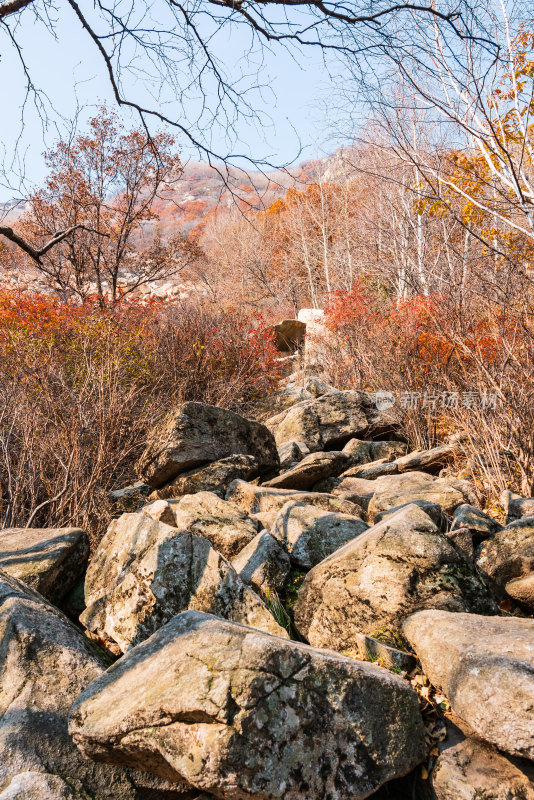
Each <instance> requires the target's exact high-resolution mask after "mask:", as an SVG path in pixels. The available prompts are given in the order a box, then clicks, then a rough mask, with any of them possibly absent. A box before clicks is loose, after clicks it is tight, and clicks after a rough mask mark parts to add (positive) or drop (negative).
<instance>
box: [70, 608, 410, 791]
mask: <svg viewBox="0 0 534 800" xmlns="http://www.w3.org/2000/svg"><path fill="white" fill-rule="evenodd" d="M110 708H112V709H113V713H112V714H110V713H109V710H110ZM69 729H70V733H71V735H72V737H73V739H74V741H75V742H76V744H77V745H78V747H79V748H80V749H81V750H82V752H83V753H84V754H85V755H86V756H87V757H89V758H93V759H98V760H102V761H109V762H111V763H121V764H128V765H132V766H133V765H135V766H138V765H139V766H140V765H142V766H143V768H145V769H149V770H151V771H153V772H154V773H156V774H160V775H164V776H165V777H171V776H174V777H175V779H176V780H177V781H186V782H187V783H189V784H192V785H194V786H195V787H197V789H198V790H199V791H203V792H208V793H209V794H214V795H215V796H217V797H233V798H243V799H244V798H250V800H282V798H283V800H325V798H330V800H346V798H348V797H350V798H351V799H352V800H360V798H361V799H363V798H365V797H368V796H369V795H370V794H372V792H373V791H374V790H375V789H377V788H378V787H379V786H380V785H381V784H383V783H384V782H385V781H387V780H389V779H390V778H393V777H395V776H398V775H404V774H406V773H407V772H409V771H410V770H411V769H412V768H413V767H414V766H415V765H416V764H417V763H418V762H420V761H421V759H422V758H423V757H424V753H425V744H424V736H423V733H424V731H423V726H422V720H421V716H420V712H419V708H418V702H417V698H416V695H415V693H414V691H413V689H412V688H411V686H410V685H409V684H408V683H407V682H406V681H405V680H403V679H402V678H400V677H399V676H397V675H394V674H392V673H391V672H388V671H387V670H385V669H381V668H380V667H376V666H374V665H372V664H367V663H364V662H359V661H355V660H353V659H350V658H347V657H344V656H340V655H337V654H335V653H331V652H327V651H321V650H314V649H313V648H310V647H307V646H306V645H302V644H298V643H296V642H289V641H287V640H283V639H280V638H278V637H274V636H268V635H265V634H263V633H261V632H260V631H255V630H251V629H250V628H246V627H244V626H241V625H236V624H232V623H229V622H227V621H224V620H221V619H217V618H215V617H212V616H209V615H206V614H199V613H196V612H187V613H184V614H180V615H179V616H177V617H175V618H174V619H172V620H171V621H170V622H169V623H168V624H167V625H166V626H165V627H164V628H162V629H161V630H159V631H158V632H157V633H156V634H155V635H154V636H153V637H151V638H150V639H149V640H148V641H146V642H144V643H143V644H141V645H139V646H138V647H136V648H134V649H133V650H131V651H130V652H129V653H128V654H127V655H126V656H125V657H124V658H123V659H121V661H119V662H117V663H116V664H114V665H113V666H112V667H111V668H110V669H109V670H108V671H107V673H106V674H105V675H104V676H102V677H101V678H99V679H97V680H96V681H95V682H93V684H92V685H91V686H90V687H88V689H87V690H86V691H85V692H84V693H83V694H82V695H81V696H80V698H79V699H78V701H77V702H76V703H75V705H74V706H73V709H72V712H71V718H70V728H69Z"/></svg>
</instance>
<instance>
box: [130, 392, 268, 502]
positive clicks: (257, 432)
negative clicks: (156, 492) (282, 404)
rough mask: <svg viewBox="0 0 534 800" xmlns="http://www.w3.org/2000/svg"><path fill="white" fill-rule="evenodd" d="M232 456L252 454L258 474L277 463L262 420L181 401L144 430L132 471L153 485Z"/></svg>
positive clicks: (156, 485) (158, 485)
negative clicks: (143, 442) (144, 437)
mask: <svg viewBox="0 0 534 800" xmlns="http://www.w3.org/2000/svg"><path fill="white" fill-rule="evenodd" d="M233 455H251V456H254V458H255V459H256V462H257V467H258V471H259V473H260V474H261V475H263V474H266V473H267V474H268V473H270V472H274V471H276V470H277V469H278V467H279V463H280V462H279V460H278V452H277V450H276V444H275V441H274V438H273V436H272V434H271V432H270V431H269V430H268V429H267V428H266V427H265V425H262V424H261V423H260V422H253V421H252V420H248V419H245V418H244V417H242V416H240V415H239V414H235V413H234V412H233V411H228V410H226V409H223V408H217V407H215V406H208V405H204V404H203V403H183V404H182V405H180V406H178V407H177V408H176V409H174V410H173V411H172V412H171V413H170V414H169V415H168V416H167V417H166V419H164V420H163V422H161V423H160V424H159V425H157V426H156V427H155V428H154V429H153V430H152V431H151V432H150V433H149V435H148V443H147V446H146V448H145V451H144V452H143V453H142V455H141V457H140V458H139V461H138V462H137V472H138V475H139V477H140V478H141V479H142V480H143V481H145V483H148V484H150V486H153V487H154V488H155V489H158V488H160V487H162V486H164V485H165V484H166V483H169V481H172V480H173V479H174V478H176V476H177V475H179V474H180V473H182V472H185V471H186V470H190V469H193V468H194V467H199V466H202V465H204V464H206V463H209V462H212V461H218V460H219V459H222V458H227V457H228V456H233Z"/></svg>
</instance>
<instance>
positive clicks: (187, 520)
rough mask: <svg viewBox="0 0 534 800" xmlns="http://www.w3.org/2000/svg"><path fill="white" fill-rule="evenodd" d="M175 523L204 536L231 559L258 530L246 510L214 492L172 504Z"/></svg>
mask: <svg viewBox="0 0 534 800" xmlns="http://www.w3.org/2000/svg"><path fill="white" fill-rule="evenodd" d="M172 508H173V512H174V524H175V525H176V527H177V528H180V529H181V530H187V531H191V533H194V534H196V535H197V536H204V537H205V538H206V539H208V541H210V542H211V544H212V545H213V547H214V548H215V549H216V550H218V551H219V553H221V554H222V555H223V556H224V557H225V558H227V559H228V560H230V559H232V558H234V556H236V555H237V554H238V553H239V552H240V551H241V550H242V549H243V548H244V547H245V546H246V545H247V544H249V542H251V541H252V540H253V539H254V537H255V536H256V534H257V532H258V524H257V522H255V521H254V520H252V519H250V518H249V516H248V515H247V513H246V512H245V511H243V510H242V509H241V508H239V507H238V506H236V505H235V504H234V503H229V502H228V501H227V500H221V498H220V497H218V496H217V495H216V494H213V493H212V492H197V493H196V494H188V495H185V497H182V499H181V500H180V501H179V502H178V503H176V504H174V503H173V504H172Z"/></svg>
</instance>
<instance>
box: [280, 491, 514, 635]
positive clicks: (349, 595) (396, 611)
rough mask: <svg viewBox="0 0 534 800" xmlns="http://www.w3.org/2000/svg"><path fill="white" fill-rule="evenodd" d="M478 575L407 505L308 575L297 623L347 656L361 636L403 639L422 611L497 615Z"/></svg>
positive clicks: (430, 523) (426, 518)
mask: <svg viewBox="0 0 534 800" xmlns="http://www.w3.org/2000/svg"><path fill="white" fill-rule="evenodd" d="M473 569H474V568H473V564H470V563H469V561H468V560H467V559H466V558H465V556H464V555H463V554H462V553H461V552H460V551H459V550H457V549H456V548H455V547H454V545H453V544H452V543H451V542H450V541H449V540H448V539H447V537H446V536H445V534H443V533H441V532H440V531H439V530H438V528H437V526H436V525H435V523H434V522H433V521H432V520H431V519H430V517H429V516H428V514H426V513H425V512H424V511H423V510H422V509H421V508H419V507H418V506H416V505H409V506H405V507H404V508H401V509H400V510H399V511H397V513H396V514H392V515H391V516H389V517H386V519H384V520H383V521H382V522H380V523H379V524H378V525H375V526H374V527H372V528H369V530H367V531H365V533H362V534H361V535H360V536H358V537H356V538H355V539H353V541H351V542H349V543H348V544H346V545H345V546H344V547H342V548H340V549H339V550H337V551H336V552H335V553H333V554H332V555H331V556H329V557H328V558H326V559H325V560H324V561H322V562H321V563H320V564H318V565H317V566H316V567H314V568H313V569H312V570H311V571H310V572H309V573H308V575H307V576H306V579H305V581H304V583H303V585H302V587H301V589H300V592H299V595H298V599H297V602H296V604H295V606H294V615H295V623H296V625H297V628H298V630H299V631H300V633H301V634H302V635H303V636H305V637H306V638H307V640H308V641H309V642H310V643H311V644H313V645H314V646H316V647H332V648H334V649H336V650H346V649H350V648H353V647H355V645H356V637H355V634H356V633H366V634H369V635H370V636H373V635H374V634H375V632H376V631H377V630H379V629H381V628H390V629H392V630H393V631H395V632H397V633H400V632H401V628H402V623H403V621H404V620H405V619H406V617H407V616H409V615H410V614H412V613H413V612H414V611H417V610H419V609H422V608H442V609H447V610H449V611H476V612H481V613H497V611H498V609H497V606H496V605H495V603H494V602H493V600H492V599H491V598H490V596H489V594H488V591H487V589H486V587H485V585H484V584H483V583H482V581H481V580H480V579H479V578H478V577H477V575H476V574H475V573H474V571H473Z"/></svg>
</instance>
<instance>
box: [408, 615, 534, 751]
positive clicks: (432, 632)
mask: <svg viewBox="0 0 534 800" xmlns="http://www.w3.org/2000/svg"><path fill="white" fill-rule="evenodd" d="M403 632H404V635H405V636H406V638H407V639H408V641H409V642H410V644H411V645H412V647H413V648H414V650H415V652H416V654H417V656H418V657H419V659H420V660H421V664H422V667H423V671H424V673H425V675H427V677H428V678H429V680H430V682H431V683H432V684H433V685H434V686H436V687H437V688H438V689H439V690H440V691H441V692H442V693H443V694H444V695H445V696H446V697H447V698H448V700H449V702H450V704H451V706H452V708H453V709H454V711H455V712H456V714H458V716H459V717H461V718H462V719H463V720H465V721H466V722H467V723H468V725H470V726H471V728H473V730H474V731H475V732H476V733H477V734H478V735H479V736H482V738H483V739H485V740H486V741H488V742H490V743H492V744H494V745H496V746H497V747H498V748H499V749H501V750H504V751H505V752H508V753H510V754H512V755H518V756H522V757H526V758H530V759H532V758H534V701H533V698H534V620H531V619H520V618H518V617H505V618H503V617H484V616H480V615H478V614H451V613H448V612H446V611H421V612H419V613H417V614H414V615H413V616H411V617H409V618H408V619H407V620H406V622H405V623H404V628H403Z"/></svg>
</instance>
